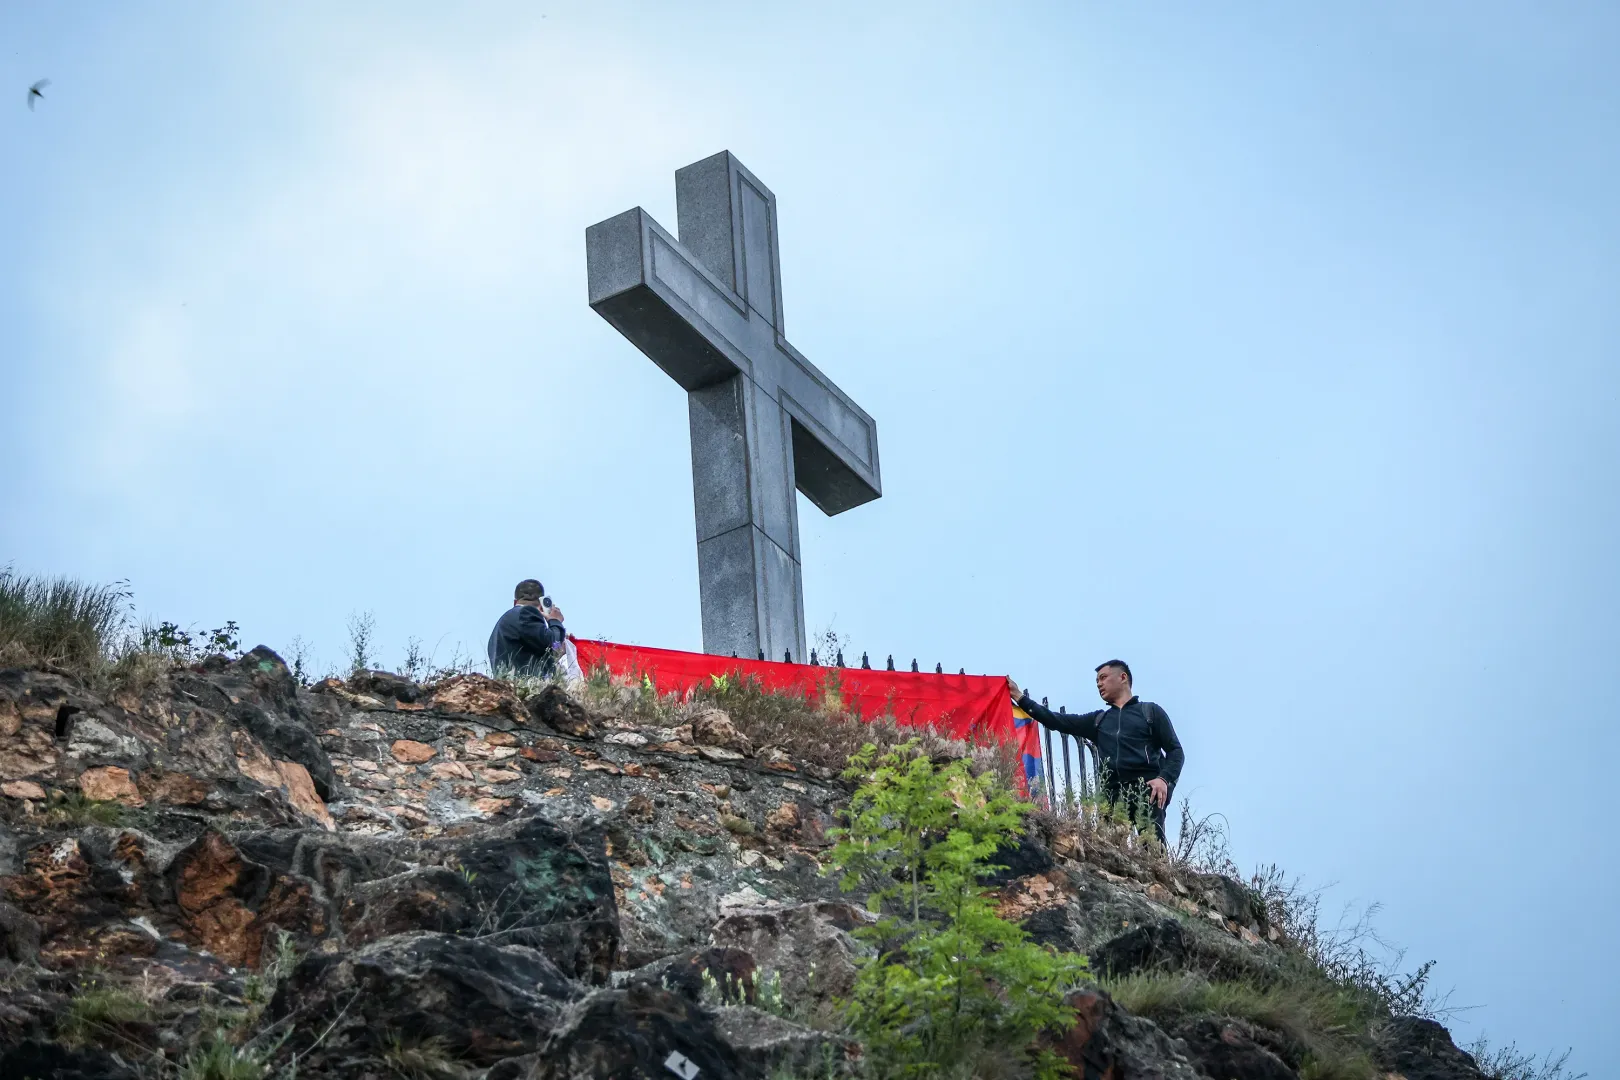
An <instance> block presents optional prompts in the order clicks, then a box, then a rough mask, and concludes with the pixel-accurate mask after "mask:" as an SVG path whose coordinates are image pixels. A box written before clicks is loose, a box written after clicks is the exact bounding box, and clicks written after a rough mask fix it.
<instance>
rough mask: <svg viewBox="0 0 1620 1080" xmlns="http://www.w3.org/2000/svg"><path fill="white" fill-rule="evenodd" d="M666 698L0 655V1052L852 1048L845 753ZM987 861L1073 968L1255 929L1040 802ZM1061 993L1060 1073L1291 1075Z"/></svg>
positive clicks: (276, 668)
mask: <svg viewBox="0 0 1620 1080" xmlns="http://www.w3.org/2000/svg"><path fill="white" fill-rule="evenodd" d="M686 715H687V717H688V719H685V720H684V721H682V722H675V723H668V722H658V721H652V720H648V719H646V718H645V715H644V713H643V712H642V711H640V710H639V709H638V708H637V706H636V695H635V694H634V692H633V691H630V692H627V693H626V694H624V695H620V696H619V697H617V698H610V700H608V701H607V702H606V703H605V704H602V705H599V706H596V707H587V706H586V705H585V704H583V703H582V702H581V701H579V700H576V699H575V698H573V697H571V696H570V695H569V694H568V693H566V692H565V691H563V690H562V689H561V688H558V687H550V686H548V687H544V688H543V689H542V690H541V691H540V692H539V693H537V694H534V695H533V696H528V697H521V696H519V694H518V693H517V692H515V691H514V689H513V688H512V687H511V686H509V685H507V684H505V683H502V682H499V681H496V680H493V679H489V678H485V677H483V676H479V675H461V676H457V677H455V678H451V679H447V680H445V681H443V682H440V683H438V684H436V685H433V686H420V685H417V684H416V683H413V682H411V681H410V680H408V679H404V678H402V677H400V676H398V675H394V674H391V673H387V672H378V671H365V672H360V673H357V674H356V675H355V676H354V677H353V678H351V679H349V680H347V681H338V680H327V681H324V682H322V683H319V684H317V685H316V686H314V687H312V688H307V689H306V688H304V687H301V686H299V685H298V683H297V681H296V680H294V679H293V677H292V676H291V674H290V673H289V672H288V670H287V668H286V665H285V664H283V663H282V662H281V660H280V658H279V657H277V656H276V655H275V654H274V653H273V652H271V651H270V650H268V649H265V648H262V647H261V648H257V649H254V650H253V651H251V652H249V653H247V654H245V655H244V656H242V657H240V658H239V659H236V660H234V661H226V660H224V659H223V658H212V659H210V660H209V661H207V662H205V663H203V664H201V665H198V666H196V667H193V668H188V669H181V670H176V671H173V672H170V673H168V674H166V675H163V676H160V677H158V678H156V679H155V680H153V681H151V682H149V683H148V684H146V685H144V686H142V687H139V688H131V689H125V690H122V691H120V692H117V693H114V694H111V695H97V694H93V693H91V692H89V691H88V690H86V689H85V688H84V687H83V686H82V685H80V684H79V683H77V682H75V681H74V680H73V679H71V678H69V677H67V676H65V675H61V674H55V673H51V672H42V671H31V670H7V671H0V1075H4V1076H12V1075H19V1076H21V1075H38V1076H41V1077H46V1076H49V1077H75V1076H84V1077H92V1076H94V1077H102V1076H125V1075H128V1076H130V1077H146V1076H159V1075H166V1074H165V1073H164V1070H165V1069H169V1070H171V1071H172V1068H173V1067H174V1066H175V1065H176V1064H177V1062H178V1061H179V1060H180V1058H182V1057H183V1056H184V1055H185V1054H187V1053H190V1052H192V1048H194V1047H197V1046H200V1045H203V1044H204V1043H205V1042H206V1041H207V1039H208V1038H210V1037H211V1036H210V1031H211V1030H212V1027H211V1025H212V1026H213V1027H217V1026H218V1024H219V1023H220V1021H219V1019H218V1018H219V1017H221V1016H229V1017H234V1018H235V1019H234V1020H233V1023H234V1024H235V1025H236V1027H235V1028H234V1029H233V1031H232V1033H231V1035H230V1038H231V1040H233V1045H238V1046H239V1048H240V1049H241V1052H243V1053H249V1052H251V1053H253V1054H256V1055H260V1056H261V1057H262V1058H263V1059H265V1060H267V1061H269V1062H270V1063H271V1064H275V1065H278V1066H283V1065H290V1064H292V1063H293V1062H294V1061H296V1064H297V1071H298V1075H299V1076H300V1077H305V1078H308V1077H334V1078H336V1077H357V1078H358V1077H377V1078H381V1077H383V1076H387V1075H391V1074H393V1073H403V1074H405V1075H443V1076H445V1077H466V1078H472V1077H475V1076H481V1075H483V1076H487V1080H542V1078H547V1080H549V1078H552V1077H558V1078H560V1077H576V1076H585V1077H591V1076H599V1077H608V1076H648V1077H651V1076H668V1075H672V1073H671V1072H670V1071H668V1070H667V1069H666V1066H665V1062H666V1060H667V1059H668V1058H669V1055H670V1054H672V1053H674V1054H679V1055H681V1056H683V1057H684V1058H685V1059H687V1060H689V1061H690V1062H692V1063H693V1064H694V1065H696V1066H697V1067H699V1068H700V1069H701V1072H700V1073H699V1074H698V1075H700V1076H701V1077H703V1078H704V1080H709V1078H713V1077H739V1078H740V1077H763V1076H766V1075H768V1074H769V1073H770V1072H771V1070H774V1069H779V1068H795V1067H799V1066H805V1067H807V1068H808V1067H811V1066H814V1067H815V1068H816V1069H825V1068H826V1067H827V1066H828V1064H829V1063H831V1064H832V1066H833V1067H837V1065H838V1063H840V1062H845V1061H848V1060H850V1056H851V1055H852V1054H856V1053H858V1050H857V1049H856V1048H854V1047H852V1046H850V1045H848V1044H846V1042H845V1041H844V1040H843V1039H841V1038H840V1037H838V1036H837V1035H835V1034H832V1033H829V1032H827V1031H823V1030H818V1029H816V1027H815V1026H814V1025H815V1024H816V1023H819V1022H824V1021H826V1020H827V1019H828V1018H830V1017H832V1016H833V1015H834V1014H835V1011H836V1010H835V1006H834V1003H835V1002H836V1001H837V1000H838V999H839V998H841V997H842V996H844V995H845V994H847V993H848V992H849V989H850V987H851V986H852V985H853V980H854V976H855V971H856V963H857V960H858V958H859V957H860V956H861V955H862V951H863V949H864V948H865V946H864V945H863V944H862V943H861V942H860V941H859V940H858V939H857V937H856V936H855V933H854V931H855V930H856V929H857V928H858V927H859V926H860V925H861V924H862V923H863V922H866V921H869V920H870V919H871V916H870V915H868V914H867V913H866V912H865V911H864V909H863V908H862V907H861V906H860V903H859V901H860V899H861V898H860V897H858V896H856V897H850V896H845V895H843V894H841V893H840V891H839V889H838V887H837V884H836V882H835V881H834V880H833V879H832V878H831V877H829V876H828V875H825V874H824V873H823V872H822V871H823V862H824V859H825V856H826V852H827V850H828V848H829V847H830V841H829V839H828V830H829V829H830V828H832V827H833V826H834V825H835V824H836V823H837V820H838V812H839V809H840V807H841V806H842V805H843V804H844V802H845V801H846V800H847V798H848V794H849V792H848V788H847V787H846V786H845V785H844V784H843V782H842V781H841V780H839V779H838V778H837V777H836V776H835V775H834V774H833V773H832V772H831V771H829V770H827V769H825V768H821V767H818V766H814V765H811V764H809V763H807V762H804V761H801V760H797V759H796V758H795V757H794V755H793V754H792V753H791V752H789V751H788V750H787V749H786V748H784V747H779V746H764V745H759V746H756V745H755V744H754V742H753V740H751V739H750V738H749V737H748V736H747V735H746V734H745V733H744V732H743V731H742V730H741V729H740V728H739V726H738V725H737V724H736V723H734V722H733V720H732V718H731V717H728V716H727V715H726V714H725V713H724V712H723V711H720V710H716V709H708V710H693V711H690V712H688V713H687V714H686ZM998 861H999V862H1001V863H1004V864H1005V865H1006V867H1007V868H1006V869H1005V870H1004V871H1002V872H1001V874H1000V875H999V876H998V878H997V879H996V881H995V884H996V886H997V888H998V889H999V895H1000V898H1001V910H1002V913H1003V915H1005V916H1007V917H1009V918H1014V919H1017V920H1019V921H1021V922H1022V923H1023V925H1024V926H1025V927H1026V929H1028V930H1029V931H1030V932H1031V933H1032V934H1033V935H1034V936H1035V938H1036V939H1037V940H1039V941H1042V942H1044V943H1047V944H1050V945H1052V946H1053V947H1056V948H1062V949H1069V950H1073V951H1079V952H1089V953H1090V954H1091V955H1092V957H1093V960H1094V967H1095V968H1096V969H1097V970H1099V971H1101V972H1105V973H1108V974H1112V975H1115V976H1123V975H1128V974H1131V973H1133V972H1145V971H1155V970H1165V971H1177V972H1196V973H1201V974H1203V975H1205V976H1207V977H1211V978H1232V977H1246V978H1253V979H1259V980H1261V981H1263V980H1264V979H1265V978H1267V977H1268V973H1273V972H1275V971H1276V970H1277V968H1278V965H1279V964H1280V963H1281V956H1282V950H1281V948H1280V947H1279V946H1278V945H1277V944H1275V943H1274V941H1275V939H1276V938H1277V937H1278V932H1277V931H1276V930H1275V929H1274V928H1272V927H1271V926H1269V925H1268V923H1267V921H1266V912H1265V910H1264V909H1263V907H1260V906H1258V905H1257V904H1256V903H1255V902H1254V897H1253V896H1252V894H1250V893H1249V892H1248V890H1246V889H1244V888H1243V887H1242V886H1241V885H1239V884H1238V883H1236V882H1233V881H1231V880H1230V879H1225V878H1221V877H1220V876H1218V875H1198V874H1192V873H1187V872H1177V873H1175V874H1166V873H1165V872H1164V871H1163V870H1162V868H1161V869H1157V870H1149V869H1145V868H1144V867H1142V866H1140V865H1137V864H1135V863H1133V862H1131V861H1130V860H1128V859H1124V858H1122V857H1120V856H1119V854H1118V853H1117V852H1113V851H1111V850H1109V849H1106V848H1098V849H1096V850H1083V846H1082V843H1081V841H1080V840H1078V839H1077V838H1076V837H1074V836H1069V835H1062V834H1055V835H1045V836H1043V835H1040V834H1037V833H1032V834H1031V835H1030V837H1029V838H1027V840H1026V841H1025V842H1024V843H1022V844H1020V845H1017V846H1016V847H1014V848H1012V849H1010V850H1008V851H1006V852H1003V853H1002V855H1001V856H1000V857H999V858H998ZM852 901H854V902H852ZM271 986H273V987H274V993H273V996H272V995H270V993H269V990H268V989H267V988H268V987H271ZM762 986H768V987H769V993H764V992H762V989H761V988H762ZM97 994H100V995H102V996H101V997H100V998H97V997H96V996H95V995H97ZM109 994H121V995H124V996H123V997H122V998H116V999H115V998H112V997H108V995H109ZM109 1002H111V1003H112V1004H109ZM1072 1003H1073V1004H1074V1006H1075V1009H1076V1014H1077V1017H1078V1020H1077V1023H1076V1025H1075V1026H1074V1028H1073V1029H1072V1030H1071V1031H1068V1032H1066V1033H1064V1034H1063V1035H1062V1037H1061V1038H1055V1039H1054V1040H1053V1041H1052V1043H1051V1045H1052V1047H1053V1049H1054V1050H1056V1051H1057V1052H1059V1053H1060V1054H1061V1055H1063V1056H1064V1057H1065V1058H1066V1059H1067V1060H1068V1061H1070V1062H1071V1063H1072V1064H1073V1065H1074V1067H1075V1069H1076V1074H1077V1075H1080V1076H1084V1077H1087V1078H1108V1080H1129V1078H1134V1077H1164V1078H1187V1080H1192V1078H1196V1077H1213V1078H1217V1080H1231V1078H1259V1080H1270V1078H1272V1077H1278V1078H1281V1077H1292V1076H1297V1075H1298V1068H1299V1060H1298V1055H1297V1054H1294V1052H1293V1050H1292V1049H1291V1048H1289V1047H1287V1046H1283V1045H1280V1044H1278V1043H1277V1042H1276V1040H1275V1039H1274V1038H1273V1037H1272V1036H1271V1035H1269V1034H1268V1033H1267V1032H1266V1031H1264V1030H1260V1029H1257V1028H1255V1027H1254V1026H1253V1025H1250V1024H1247V1023H1245V1022H1243V1021H1238V1020H1234V1019H1232V1018H1229V1017H1219V1016H1194V1017H1188V1018H1186V1019H1185V1021H1184V1022H1178V1024H1175V1025H1171V1026H1172V1027H1173V1028H1174V1030H1165V1029H1163V1028H1161V1027H1160V1026H1158V1025H1155V1024H1154V1023H1152V1022H1150V1021H1148V1020H1147V1019H1144V1018H1142V1017H1139V1016H1133V1015H1131V1014H1130V1013H1129V1012H1127V1011H1126V1010H1125V1009H1123V1008H1122V1007H1121V1006H1120V1005H1119V1004H1118V1003H1116V1002H1114V1001H1113V1000H1112V999H1111V998H1110V997H1109V996H1108V995H1107V994H1106V993H1103V992H1102V991H1101V990H1085V991H1079V992H1076V993H1075V994H1074V996H1073V997H1072ZM114 1004H116V1005H117V1008H114V1007H113V1006H114ZM766 1006H769V1008H770V1009H772V1010H774V1011H775V1012H776V1013H783V1012H786V1013H788V1014H789V1015H787V1016H782V1015H773V1013H772V1012H771V1011H768V1010H767V1008H766ZM97 1010H100V1011H99V1012H98V1011H97ZM119 1010H122V1011H119ZM74 1024H77V1025H78V1027H73V1026H72V1025H74ZM1382 1038H1383V1042H1382V1043H1381V1044H1380V1045H1381V1047H1382V1048H1383V1049H1382V1051H1381V1053H1382V1059H1381V1061H1380V1065H1381V1066H1382V1067H1383V1068H1385V1069H1387V1070H1388V1071H1390V1072H1391V1073H1392V1074H1396V1073H1398V1074H1400V1075H1404V1076H1405V1077H1406V1078H1407V1080H1419V1078H1421V1077H1431V1076H1432V1077H1437V1078H1441V1077H1443V1078H1446V1080H1452V1078H1466V1077H1474V1076H1477V1071H1476V1072H1473V1073H1470V1072H1467V1071H1459V1070H1465V1069H1471V1068H1472V1063H1471V1062H1468V1061H1466V1055H1463V1054H1461V1052H1460V1051H1457V1050H1456V1049H1455V1047H1453V1046H1452V1045H1451V1043H1450V1039H1449V1036H1446V1035H1445V1033H1444V1029H1440V1028H1438V1027H1437V1026H1433V1027H1425V1026H1423V1025H1422V1024H1420V1023H1417V1022H1405V1021H1402V1022H1398V1023H1397V1024H1396V1025H1392V1026H1390V1028H1389V1029H1388V1030H1387V1031H1386V1032H1385V1033H1384V1034H1383V1036H1382ZM1291 1055H1292V1056H1291ZM390 1063H392V1064H390ZM413 1070H414V1071H413ZM1424 1070H1428V1071H1424ZM1446 1070H1451V1071H1446ZM817 1075H821V1074H820V1073H818V1074H817Z"/></svg>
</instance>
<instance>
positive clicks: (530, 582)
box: [512, 578, 546, 607]
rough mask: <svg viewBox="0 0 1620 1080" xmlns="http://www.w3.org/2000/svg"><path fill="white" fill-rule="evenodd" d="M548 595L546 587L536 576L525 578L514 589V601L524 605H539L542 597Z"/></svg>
mask: <svg viewBox="0 0 1620 1080" xmlns="http://www.w3.org/2000/svg"><path fill="white" fill-rule="evenodd" d="M544 595H546V587H545V586H544V585H542V584H540V583H539V582H538V581H536V580H534V578H524V579H523V580H522V581H520V582H518V583H517V588H515V589H513V590H512V603H514V604H521V605H522V606H524V607H539V606H540V598H541V597H542V596H544Z"/></svg>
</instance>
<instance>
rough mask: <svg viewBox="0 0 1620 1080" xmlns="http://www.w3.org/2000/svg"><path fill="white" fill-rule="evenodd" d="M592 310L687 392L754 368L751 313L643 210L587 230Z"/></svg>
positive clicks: (632, 211) (586, 242) (586, 257)
mask: <svg viewBox="0 0 1620 1080" xmlns="http://www.w3.org/2000/svg"><path fill="white" fill-rule="evenodd" d="M585 261H586V268H587V276H588V277H589V280H590V304H591V307H592V308H594V309H595V310H596V313H597V314H599V315H601V316H602V318H604V319H606V320H607V321H608V322H609V323H611V324H612V325H613V326H614V328H615V329H617V330H618V331H619V332H620V333H621V334H623V335H624V336H625V337H627V338H629V339H630V340H631V341H632V342H633V343H634V344H635V346H636V348H638V349H640V350H641V351H642V352H644V353H646V354H647V358H648V359H650V360H651V361H652V362H653V363H655V364H657V365H658V366H659V367H661V368H663V369H664V372H665V374H667V375H668V376H669V377H670V378H672V379H674V380H675V381H676V382H677V383H679V384H680V385H681V387H682V388H683V389H686V390H701V389H703V388H704V387H706V386H713V385H715V384H716V383H721V382H724V381H725V380H726V379H729V378H730V377H731V376H733V375H735V374H736V373H737V372H739V371H743V372H747V373H749V374H752V367H753V365H752V363H751V362H750V361H749V359H748V356H747V353H746V352H744V350H743V349H742V348H740V347H739V345H741V344H742V343H744V342H746V341H747V339H748V337H749V336H750V334H751V330H750V328H749V325H748V323H749V320H748V309H747V306H746V305H745V304H744V303H743V301H742V298H741V297H739V296H738V295H737V294H736V293H734V292H732V290H730V289H728V288H727V287H726V286H725V285H723V284H721V283H720V281H719V280H718V279H717V278H715V276H714V275H713V274H711V273H710V272H709V271H708V270H707V269H705V268H704V267H703V266H701V265H700V264H698V262H697V261H696V260H694V259H693V258H692V257H691V256H689V255H688V254H687V253H686V252H685V251H684V250H683V249H682V248H681V246H680V245H679V244H678V243H677V242H676V240H675V238H674V237H673V236H670V235H669V233H667V232H665V231H664V230H663V228H661V227H660V226H659V224H658V223H657V222H656V221H654V220H653V219H652V217H651V216H650V215H648V214H647V212H646V211H644V210H642V209H641V208H640V207H639V206H638V207H636V208H635V209H634V210H626V211H625V212H624V213H622V214H620V215H618V216H617V217H612V218H608V219H607V220H606V221H602V222H598V223H597V224H595V225H592V226H591V227H590V228H589V229H587V230H585Z"/></svg>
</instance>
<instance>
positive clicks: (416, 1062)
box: [382, 1032, 467, 1080]
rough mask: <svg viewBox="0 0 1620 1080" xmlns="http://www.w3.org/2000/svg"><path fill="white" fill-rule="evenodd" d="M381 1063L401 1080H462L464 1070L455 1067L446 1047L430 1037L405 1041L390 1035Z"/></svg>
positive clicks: (405, 1039) (442, 1040)
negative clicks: (401, 1078)
mask: <svg viewBox="0 0 1620 1080" xmlns="http://www.w3.org/2000/svg"><path fill="white" fill-rule="evenodd" d="M382 1056H383V1063H384V1064H385V1065H387V1066H388V1068H389V1069H390V1070H392V1071H393V1073H394V1074H395V1075H396V1076H400V1077H403V1078H404V1080H462V1078H463V1077H465V1076H467V1069H466V1068H465V1067H463V1066H462V1065H460V1064H458V1063H457V1062H456V1060H455V1056H454V1055H453V1054H452V1053H451V1052H450V1044H449V1043H447V1042H446V1041H445V1040H444V1039H442V1038H440V1037H438V1036H433V1037H431V1038H426V1039H409V1038H406V1037H404V1036H401V1035H400V1034H399V1033H398V1032H391V1033H390V1034H389V1036H388V1045H387V1046H386V1047H385V1048H384V1050H383V1055H382Z"/></svg>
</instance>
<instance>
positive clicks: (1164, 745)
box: [1007, 660, 1186, 845]
mask: <svg viewBox="0 0 1620 1080" xmlns="http://www.w3.org/2000/svg"><path fill="white" fill-rule="evenodd" d="M1007 689H1008V692H1010V693H1011V694H1012V697H1013V701H1014V702H1016V703H1017V705H1018V707H1019V708H1020V709H1023V710H1024V711H1025V712H1026V713H1028V714H1029V715H1031V716H1033V717H1034V718H1035V719H1037V720H1039V721H1040V722H1041V723H1043V724H1045V725H1046V726H1047V727H1049V728H1051V729H1052V730H1054V731H1061V732H1063V733H1064V734H1065V735H1074V736H1076V737H1078V738H1081V739H1090V740H1091V741H1092V742H1094V743H1096V744H1097V752H1098V756H1099V758H1100V759H1101V764H1102V796H1103V798H1104V800H1106V801H1107V803H1108V807H1109V809H1110V810H1112V809H1113V808H1114V807H1115V806H1117V805H1119V804H1120V803H1121V802H1123V803H1124V810H1125V812H1126V814H1127V815H1129V816H1130V818H1131V820H1132V821H1137V820H1140V819H1141V818H1142V817H1144V816H1151V817H1152V819H1153V831H1154V832H1155V833H1156V834H1157V835H1158V837H1159V842H1160V843H1161V844H1166V845H1168V843H1169V841H1168V840H1167V839H1166V837H1165V831H1164V816H1165V809H1166V808H1167V807H1168V806H1169V805H1170V796H1171V794H1172V793H1173V791H1174V790H1175V786H1176V781H1177V780H1178V779H1179V778H1180V777H1181V766H1182V764H1183V763H1184V762H1185V761H1186V754H1185V753H1184V752H1183V751H1182V749H1181V740H1180V739H1178V738H1176V729H1175V728H1174V727H1172V726H1171V724H1170V714H1169V713H1167V712H1165V711H1164V710H1163V709H1162V708H1160V707H1159V706H1158V705H1155V704H1154V703H1153V702H1151V701H1143V700H1142V699H1141V698H1139V697H1137V696H1136V693H1135V691H1134V690H1133V689H1132V687H1131V669H1130V666H1129V665H1128V664H1126V663H1125V661H1123V660H1109V661H1108V662H1106V663H1104V664H1100V665H1098V667H1097V694H1098V696H1100V697H1101V698H1102V699H1103V701H1104V702H1105V703H1106V704H1107V705H1108V708H1106V709H1098V710H1097V711H1096V712H1089V713H1075V714H1069V713H1055V712H1053V711H1052V710H1050V709H1048V708H1047V707H1046V706H1044V705H1042V704H1041V703H1040V702H1038V701H1033V700H1031V698H1030V696H1029V694H1028V693H1026V692H1024V691H1023V690H1020V689H1019V687H1018V684H1017V683H1015V682H1013V681H1012V680H1011V679H1008V680H1007ZM1144 801H1145V802H1146V806H1144V805H1143V803H1144ZM1144 811H1145V813H1144Z"/></svg>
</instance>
